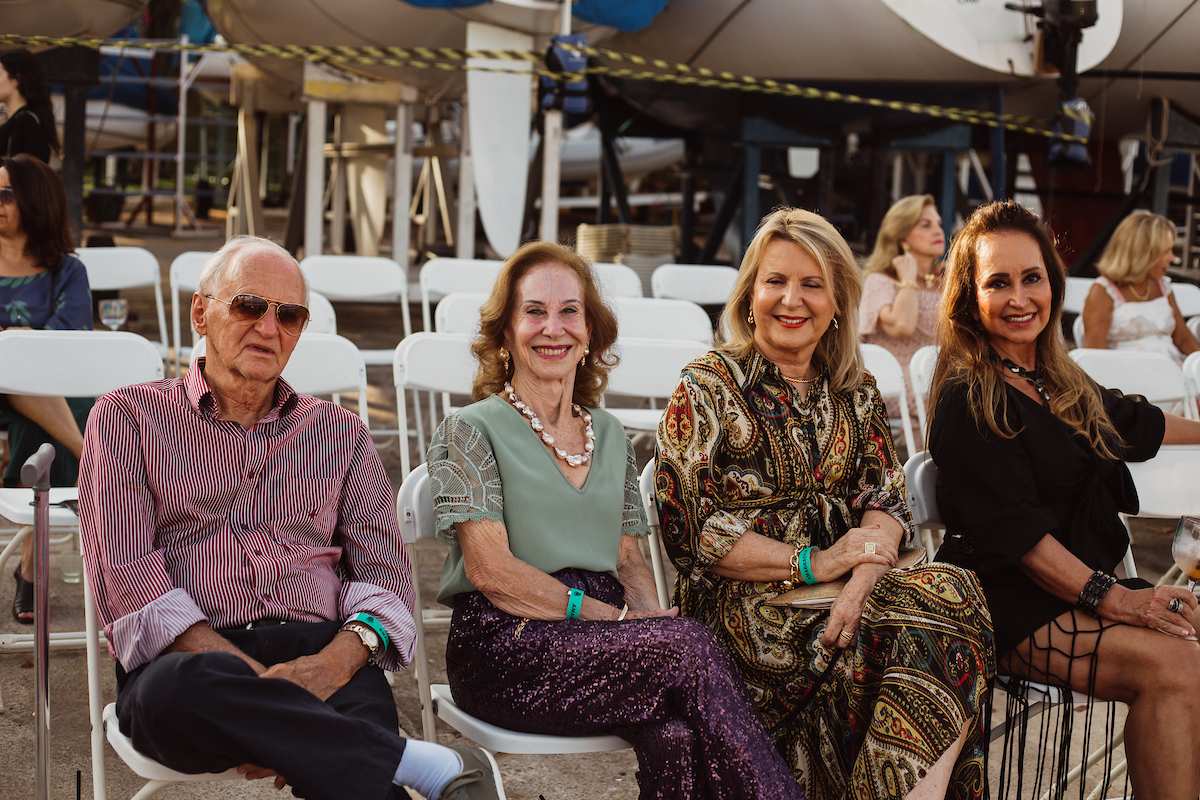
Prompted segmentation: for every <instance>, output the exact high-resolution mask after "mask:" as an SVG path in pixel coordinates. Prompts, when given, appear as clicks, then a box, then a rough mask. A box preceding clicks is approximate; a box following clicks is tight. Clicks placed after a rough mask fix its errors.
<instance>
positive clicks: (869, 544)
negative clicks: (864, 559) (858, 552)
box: [863, 542, 875, 556]
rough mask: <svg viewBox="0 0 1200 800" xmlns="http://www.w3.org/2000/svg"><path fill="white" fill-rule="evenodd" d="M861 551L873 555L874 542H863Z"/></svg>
mask: <svg viewBox="0 0 1200 800" xmlns="http://www.w3.org/2000/svg"><path fill="white" fill-rule="evenodd" d="M863 552H864V553H866V554H867V555H869V556H873V555H875V543H874V542H867V543H866V544H864V545H863Z"/></svg>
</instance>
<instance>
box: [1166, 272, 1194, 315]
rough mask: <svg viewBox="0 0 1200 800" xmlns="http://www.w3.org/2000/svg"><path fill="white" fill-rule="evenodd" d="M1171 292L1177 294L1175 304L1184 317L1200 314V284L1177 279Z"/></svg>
mask: <svg viewBox="0 0 1200 800" xmlns="http://www.w3.org/2000/svg"><path fill="white" fill-rule="evenodd" d="M1171 294H1173V295H1175V305H1177V306H1179V313H1180V315H1182V316H1183V318H1184V319H1187V318H1188V317H1194V316H1196V315H1197V314H1200V286H1197V285H1196V284H1194V283H1184V282H1183V281H1175V282H1173V283H1172V284H1171Z"/></svg>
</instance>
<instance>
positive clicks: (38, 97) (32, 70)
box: [0, 47, 62, 155]
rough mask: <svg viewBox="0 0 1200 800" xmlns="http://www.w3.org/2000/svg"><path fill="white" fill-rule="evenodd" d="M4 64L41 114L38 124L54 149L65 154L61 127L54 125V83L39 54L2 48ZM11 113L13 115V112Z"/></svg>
mask: <svg viewBox="0 0 1200 800" xmlns="http://www.w3.org/2000/svg"><path fill="white" fill-rule="evenodd" d="M0 66H3V67H4V71H5V72H7V73H8V77H9V78H10V79H11V80H13V81H16V84H17V91H18V92H20V93H21V97H24V98H25V106H26V107H27V108H28V109H29V110H30V111H32V112H33V113H34V114H35V115H36V116H37V121H38V125H39V126H40V127H41V129H42V133H44V134H45V135H46V141H48V142H49V143H50V152H51V153H53V154H55V155H61V153H62V147H61V146H60V145H59V142H58V129H57V128H56V127H55V126H54V106H53V105H51V104H50V87H49V86H48V85H46V74H45V73H44V72H43V71H42V65H41V64H40V63H39V62H38V60H37V57H36V56H34V55H33V53H31V52H29V51H28V50H26V49H25V48H23V47H19V48H17V49H15V50H4V51H0ZM10 116H11V115H10Z"/></svg>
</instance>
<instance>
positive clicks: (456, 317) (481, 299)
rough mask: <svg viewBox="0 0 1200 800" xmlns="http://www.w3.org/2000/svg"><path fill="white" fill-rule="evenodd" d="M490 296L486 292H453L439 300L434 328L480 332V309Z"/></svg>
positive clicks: (438, 330)
mask: <svg viewBox="0 0 1200 800" xmlns="http://www.w3.org/2000/svg"><path fill="white" fill-rule="evenodd" d="M488 297H489V295H488V294H486V293H484V292H451V293H450V294H448V295H446V296H445V297H443V298H442V299H441V300H439V301H438V304H437V311H435V312H434V314H433V326H434V327H433V329H434V330H435V331H437V332H438V333H469V334H471V335H474V334H477V333H479V311H480V309H482V308H483V304H484V303H485V302H487V299H488Z"/></svg>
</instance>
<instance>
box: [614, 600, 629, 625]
mask: <svg viewBox="0 0 1200 800" xmlns="http://www.w3.org/2000/svg"><path fill="white" fill-rule="evenodd" d="M628 613H629V603H626V604H625V607H624V608H622V609H621V613H620V614H618V615H617V622H620V621H621V620H623V619H625V615H626V614H628Z"/></svg>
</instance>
